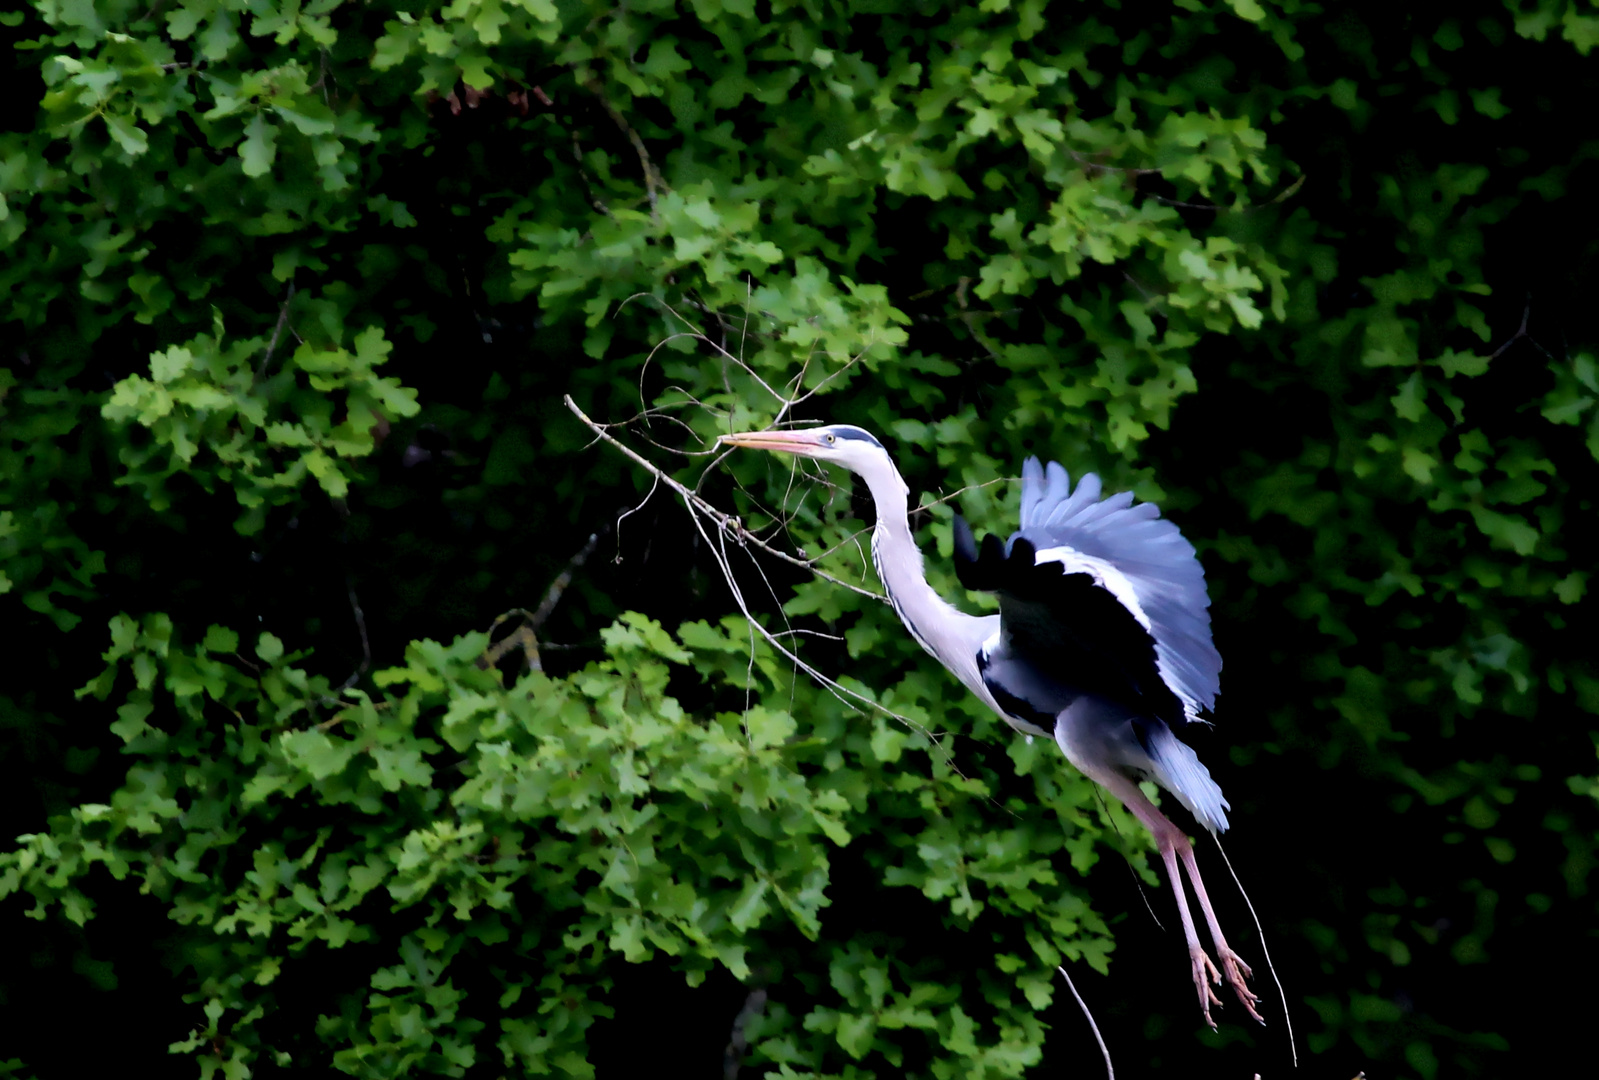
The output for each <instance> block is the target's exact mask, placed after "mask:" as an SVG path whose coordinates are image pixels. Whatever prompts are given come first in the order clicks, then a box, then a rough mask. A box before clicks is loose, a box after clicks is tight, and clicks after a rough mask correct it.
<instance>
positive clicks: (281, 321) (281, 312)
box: [255, 278, 294, 382]
mask: <svg viewBox="0 0 1599 1080" xmlns="http://www.w3.org/2000/svg"><path fill="white" fill-rule="evenodd" d="M293 299H294V279H293V278H290V279H289V295H287V296H285V297H284V298H283V306H282V307H281V308H279V309H278V324H277V325H276V326H274V327H273V328H272V340H271V341H269V342H267V347H266V354H265V355H263V356H262V357H261V363H259V364H258V365H256V369H255V381H256V382H260V381H261V380H262V379H264V378H265V377H266V370H267V365H268V364H270V363H272V354H273V352H275V351H276V350H277V347H278V338H280V337H282V336H283V327H284V326H285V325H286V324H287V323H288V321H289V303H290V302H291V301H292V300H293Z"/></svg>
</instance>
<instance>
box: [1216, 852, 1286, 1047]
mask: <svg viewBox="0 0 1599 1080" xmlns="http://www.w3.org/2000/svg"><path fill="white" fill-rule="evenodd" d="M1210 838H1211V839H1212V840H1214V841H1216V850H1217V851H1218V852H1220V854H1221V861H1222V862H1223V863H1224V864H1225V865H1226V867H1227V872H1228V873H1229V874H1231V875H1232V878H1233V884H1234V885H1236V886H1238V895H1239V896H1242V897H1243V898H1244V906H1245V907H1247V908H1249V917H1250V918H1251V919H1253V920H1255V936H1256V937H1258V938H1259V939H1260V954H1261V956H1263V957H1265V958H1266V970H1267V971H1269V972H1271V981H1272V982H1274V983H1276V984H1277V996H1278V998H1280V999H1281V1000H1282V1003H1283V1023H1284V1024H1286V1025H1287V1026H1288V1053H1289V1055H1290V1056H1291V1057H1292V1058H1293V1062H1294V1068H1296V1069H1297V1068H1299V1047H1298V1046H1296V1045H1294V1018H1293V1017H1292V1016H1290V1015H1289V1014H1288V992H1287V991H1286V990H1284V989H1283V981H1282V980H1281V979H1279V978H1278V977H1277V965H1276V964H1273V963H1272V962H1271V950H1270V949H1268V948H1266V933H1265V931H1264V930H1262V929H1261V928H1260V916H1259V915H1256V914H1255V904H1254V901H1252V900H1250V899H1249V893H1247V892H1245V891H1244V883H1243V882H1242V881H1239V880H1238V871H1236V870H1234V869H1233V862H1232V860H1231V859H1229V858H1228V857H1227V851H1226V849H1225V848H1223V847H1222V846H1221V837H1219V836H1217V835H1216V834H1215V833H1211V834H1210Z"/></svg>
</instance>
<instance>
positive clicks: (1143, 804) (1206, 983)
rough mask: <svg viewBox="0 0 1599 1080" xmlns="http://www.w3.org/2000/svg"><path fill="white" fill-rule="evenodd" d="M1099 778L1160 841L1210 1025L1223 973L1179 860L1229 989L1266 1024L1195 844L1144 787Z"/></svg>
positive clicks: (1158, 845)
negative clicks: (1200, 915) (1193, 906)
mask: <svg viewBox="0 0 1599 1080" xmlns="http://www.w3.org/2000/svg"><path fill="white" fill-rule="evenodd" d="M1094 779H1095V780H1097V781H1098V782H1099V783H1100V784H1102V785H1103V786H1104V787H1105V788H1106V790H1108V791H1109V792H1110V793H1111V794H1112V795H1115V796H1116V797H1117V798H1118V799H1120V800H1121V801H1122V802H1123V803H1124V804H1125V805H1126V807H1127V809H1128V810H1130V811H1132V813H1133V816H1134V817H1136V818H1138V820H1139V821H1142V822H1143V823H1144V826H1145V827H1146V828H1147V829H1149V831H1150V833H1152V834H1153V835H1154V837H1155V848H1156V850H1157V851H1159V852H1160V859H1161V862H1163V863H1165V864H1166V875H1167V876H1168V877H1170V878H1171V884H1172V895H1173V896H1175V897H1176V898H1177V914H1178V915H1179V916H1181V917H1182V921H1183V937H1184V938H1185V939H1186V940H1187V942H1188V958H1189V963H1190V964H1191V965H1192V969H1193V979H1194V989H1195V990H1197V991H1198V993H1199V1009H1200V1011H1201V1012H1203V1013H1204V1014H1205V1023H1207V1024H1209V1025H1210V1026H1211V1027H1213V1028H1214V1027H1215V1026H1216V1021H1214V1020H1212V1019H1211V1017H1210V1007H1211V1006H1212V1005H1216V1006H1220V1005H1221V999H1220V998H1218V997H1217V996H1216V991H1215V990H1214V989H1213V987H1216V986H1220V985H1221V977H1222V973H1221V972H1220V971H1218V970H1217V969H1216V965H1215V964H1214V963H1212V962H1211V959H1210V957H1209V955H1207V954H1206V952H1205V949H1204V946H1202V945H1201V944H1200V943H1199V934H1198V932H1197V931H1196V930H1195V929H1194V917H1193V915H1192V914H1191V913H1190V912H1189V910H1188V894H1187V892H1186V891H1185V890H1184V889H1183V878H1182V874H1181V872H1180V871H1179V870H1178V863H1179V861H1181V864H1182V866H1183V868H1184V869H1186V870H1187V871H1188V880H1189V881H1190V882H1191V883H1192V884H1193V887H1194V895H1195V897H1197V898H1198V900H1199V908H1200V910H1201V911H1202V912H1204V915H1205V925H1206V927H1207V928H1208V929H1209V930H1210V939H1211V941H1212V942H1214V943H1215V945H1216V954H1217V955H1218V956H1220V957H1221V962H1222V968H1223V969H1224V970H1225V971H1226V974H1227V983H1228V985H1229V986H1231V987H1232V988H1233V993H1235V994H1237V995H1238V1000H1239V1001H1241V1002H1242V1003H1243V1006H1244V1009H1245V1010H1246V1011H1247V1012H1248V1013H1249V1015H1250V1016H1252V1017H1254V1018H1255V1019H1256V1020H1259V1021H1260V1022H1261V1023H1265V1021H1264V1020H1263V1019H1261V1015H1260V1013H1259V1012H1257V1011H1256V1009H1255V1003H1256V1002H1257V1001H1259V1000H1260V999H1259V998H1258V997H1256V996H1255V994H1254V993H1253V992H1252V991H1251V990H1250V989H1249V986H1248V984H1247V983H1245V981H1244V980H1245V979H1246V978H1247V977H1248V976H1249V975H1250V974H1251V973H1250V970H1249V966H1248V965H1247V964H1245V963H1244V962H1243V960H1242V959H1241V958H1240V957H1239V956H1238V954H1237V953H1235V952H1233V950H1232V949H1230V948H1229V947H1228V946H1227V940H1226V938H1224V937H1223V936H1222V932H1221V924H1220V923H1218V922H1217V921H1216V912H1215V910H1214V909H1212V907H1211V906H1210V897H1209V896H1207V895H1206V894H1205V883H1204V881H1203V880H1202V879H1201V878H1200V876H1199V865H1198V863H1196V862H1195V861H1194V846H1193V844H1192V843H1190V842H1189V839H1188V837H1187V835H1186V834H1185V833H1184V832H1183V831H1182V830H1181V829H1179V828H1178V827H1177V826H1176V825H1174V824H1173V823H1172V821H1171V819H1170V818H1168V817H1167V816H1166V815H1165V814H1162V813H1161V812H1160V811H1159V810H1157V809H1155V804H1154V803H1152V802H1150V801H1149V799H1147V798H1146V797H1145V796H1144V793H1143V792H1142V791H1140V790H1139V788H1138V785H1137V784H1135V783H1133V782H1132V781H1131V780H1129V779H1128V778H1126V777H1124V776H1120V775H1110V776H1095V777H1094Z"/></svg>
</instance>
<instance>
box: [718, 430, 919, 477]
mask: <svg viewBox="0 0 1599 1080" xmlns="http://www.w3.org/2000/svg"><path fill="white" fill-rule="evenodd" d="M721 441H722V443H723V444H724V445H726V446H744V447H748V448H750V449H752V450H776V451H778V452H779V453H784V454H794V455H795V456H797V457H808V458H815V459H816V460H818V461H831V462H833V463H834V464H837V465H842V466H844V468H846V469H848V470H850V471H851V472H855V473H860V474H861V475H862V476H869V475H870V474H871V472H872V471H873V466H874V465H878V466H880V465H884V464H889V465H892V463H891V462H890V461H889V459H888V451H887V450H884V449H883V444H882V443H880V442H878V441H877V439H876V438H875V437H874V436H873V435H872V433H871V432H869V431H863V430H862V429H860V428H858V427H855V426H854V425H853V424H829V425H827V426H826V427H818V428H806V429H804V430H803V431H743V432H739V433H738V434H736V435H723V436H722V438H721Z"/></svg>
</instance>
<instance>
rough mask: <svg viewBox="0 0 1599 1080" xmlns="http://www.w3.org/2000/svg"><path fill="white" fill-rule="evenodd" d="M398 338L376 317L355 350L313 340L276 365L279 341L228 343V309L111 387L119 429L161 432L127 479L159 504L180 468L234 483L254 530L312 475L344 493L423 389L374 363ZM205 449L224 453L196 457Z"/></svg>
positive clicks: (107, 413) (204, 479)
mask: <svg viewBox="0 0 1599 1080" xmlns="http://www.w3.org/2000/svg"><path fill="white" fill-rule="evenodd" d="M390 348H391V346H390V345H389V343H388V342H387V341H385V340H384V338H383V331H382V330H380V329H378V328H377V327H372V328H370V329H367V330H365V331H363V332H361V333H360V334H359V335H357V336H356V339H355V352H354V353H353V354H352V353H349V352H347V351H345V350H344V349H337V348H336V349H328V350H323V349H317V348H315V347H313V346H312V345H311V344H310V343H309V342H307V343H305V344H302V345H301V346H300V347H299V348H298V349H296V350H295V352H294V355H293V357H292V358H290V359H289V360H288V361H287V362H286V363H284V364H283V366H282V368H281V369H280V370H278V371H276V372H273V373H272V374H270V375H268V373H267V368H268V365H269V364H270V361H271V360H272V356H271V350H270V347H269V346H268V343H267V342H266V341H264V340H262V339H260V338H251V339H248V340H245V341H239V342H235V343H233V344H232V345H225V344H224V343H223V335H222V326H221V320H220V319H218V322H217V328H216V334H215V336H213V337H208V338H196V339H194V340H193V341H190V342H188V343H187V344H185V345H174V346H172V347H171V348H169V349H167V350H166V351H165V352H158V353H154V354H153V355H151V357H150V375H151V378H148V379H146V378H144V377H143V376H140V375H130V376H128V377H127V378H125V379H123V380H122V381H121V382H119V383H117V385H116V386H115V387H113V388H112V391H111V397H110V399H109V400H108V401H107V402H106V404H105V406H104V408H103V409H102V410H101V415H102V416H104V417H105V419H106V420H107V421H109V422H110V424H111V425H112V427H113V429H116V428H121V427H126V426H127V425H130V424H138V425H139V426H140V427H143V428H145V429H146V430H148V431H149V433H150V437H151V438H150V441H149V442H148V443H147V444H145V445H139V444H138V443H137V442H130V443H129V445H128V446H127V447H126V448H125V449H124V450H123V451H122V453H121V455H120V457H121V460H122V465H123V467H124V469H125V472H124V473H123V474H122V476H120V477H119V478H118V480H117V482H118V483H121V484H130V485H134V486H137V487H140V488H143V489H144V495H145V498H146V499H147V500H148V501H149V503H150V505H151V507H152V508H153V509H156V510H165V509H167V508H168V507H169V506H170V505H171V501H172V498H171V495H170V493H169V492H168V491H167V490H166V481H167V479H168V478H169V477H171V476H173V475H174V474H176V473H183V474H185V475H189V476H193V477H195V478H196V479H197V480H199V481H200V483H201V484H202V486H207V487H209V485H210V484H211V483H212V482H213V479H214V481H215V482H220V483H223V484H228V485H230V486H232V488H233V492H234V496H235V497H236V498H237V499H238V501H239V505H240V506H242V507H244V508H245V511H246V513H245V516H244V517H243V518H241V519H240V521H239V523H238V528H239V531H240V532H247V533H248V532H255V531H257V530H258V529H259V528H260V527H261V522H262V520H263V518H264V511H265V509H266V508H267V507H268V506H272V505H282V504H284V503H288V502H293V501H295V500H296V499H297V498H298V497H299V488H300V486H301V485H302V484H304V483H305V481H306V478H307V477H308V476H309V477H314V478H315V479H316V481H317V483H318V484H319V485H321V488H322V490H323V491H324V492H326V493H327V494H328V495H329V496H330V497H332V498H335V499H342V498H344V496H345V495H346V494H347V493H348V492H349V488H350V479H351V478H352V476H353V475H354V468H353V466H354V464H355V463H356V462H357V461H358V460H359V459H360V458H363V457H365V456H367V455H368V454H370V453H371V452H372V450H373V447H374V441H373V434H372V433H373V429H374V428H375V427H377V426H378V425H379V424H387V423H388V421H389V419H390V418H391V417H392V418H394V419H399V418H402V417H407V416H415V415H416V413H417V404H416V391H414V390H410V389H408V388H406V387H403V386H401V385H400V384H399V383H398V382H396V381H395V380H393V379H382V378H378V377H377V376H376V375H375V374H374V373H373V369H374V368H375V367H377V365H379V364H381V363H383V361H384V360H385V359H386V358H387V356H388V353H389V350H390ZM263 349H266V350H267V351H266V352H265V353H264V354H262V355H261V356H260V360H259V362H258V363H257V362H256V356H257V354H258V353H261V351H262V350H263ZM302 380H303V382H302ZM339 407H342V409H343V411H344V416H343V419H342V420H340V422H339V423H337V424H335V423H334V410H335V408H339ZM202 451H205V452H207V453H208V454H210V455H214V457H215V460H214V462H213V461H209V460H203V459H202V460H199V461H196V457H197V456H198V455H200V454H201V452H202Z"/></svg>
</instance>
